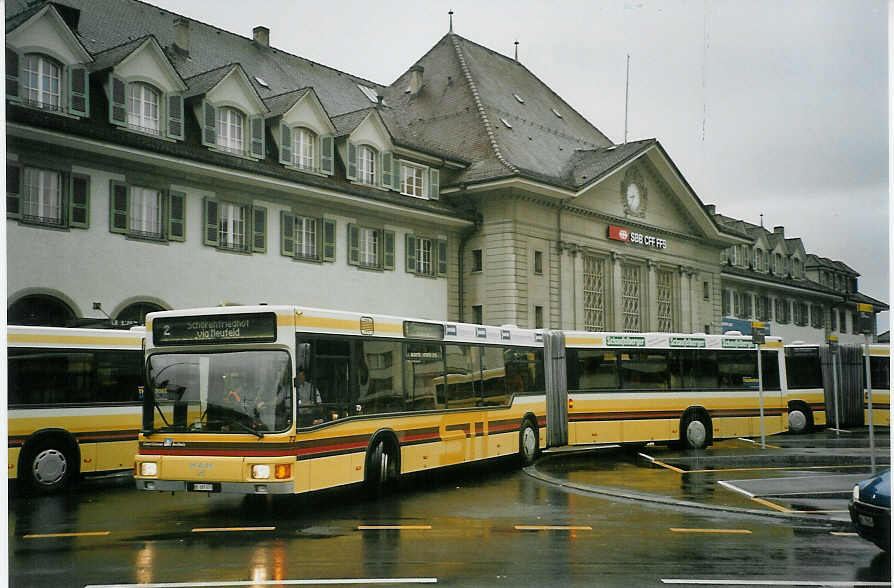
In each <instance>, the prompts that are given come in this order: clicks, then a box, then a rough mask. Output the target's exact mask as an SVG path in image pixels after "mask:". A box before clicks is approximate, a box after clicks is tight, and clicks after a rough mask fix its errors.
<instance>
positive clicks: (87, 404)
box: [7, 326, 143, 492]
mask: <svg viewBox="0 0 894 588" xmlns="http://www.w3.org/2000/svg"><path fill="white" fill-rule="evenodd" d="M7 360H8V380H7V402H8V425H9V429H8V431H9V437H8V442H9V467H8V471H9V478H10V479H17V480H18V481H19V482H20V483H21V484H22V485H24V486H27V487H29V488H31V489H32V490H35V491H37V492H52V491H55V490H60V489H62V488H65V487H66V486H68V485H69V484H71V483H73V482H74V481H76V480H77V479H78V477H79V476H80V475H81V474H95V473H104V472H110V471H113V470H123V469H130V468H132V467H133V455H134V453H135V452H136V450H137V433H138V432H139V429H140V406H141V404H140V399H139V387H140V386H141V385H142V379H143V374H142V369H143V368H142V366H143V351H142V334H141V333H140V332H139V331H138V330H133V331H115V330H105V329H66V328H55V327H23V326H9V327H8V331H7Z"/></svg>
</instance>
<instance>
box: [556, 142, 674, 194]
mask: <svg viewBox="0 0 894 588" xmlns="http://www.w3.org/2000/svg"><path fill="white" fill-rule="evenodd" d="M655 143H656V141H655V139H645V140H643V141H631V142H630V143H627V144H626V145H612V146H609V147H597V148H594V149H577V150H575V151H574V152H573V153H572V154H571V157H569V159H568V161H567V162H566V164H565V173H564V178H565V181H566V182H567V183H568V184H570V185H572V186H574V187H575V188H581V187H583V186H585V185H587V184H589V183H591V182H593V181H594V180H597V179H599V178H600V177H601V176H602V175H604V174H605V173H607V172H611V171H612V170H614V169H615V168H616V167H617V166H619V165H621V164H622V163H624V162H626V161H627V160H628V159H630V158H631V157H634V156H635V155H638V154H639V153H641V152H642V151H644V150H646V149H648V148H649V147H651V146H652V145H654V144H655Z"/></svg>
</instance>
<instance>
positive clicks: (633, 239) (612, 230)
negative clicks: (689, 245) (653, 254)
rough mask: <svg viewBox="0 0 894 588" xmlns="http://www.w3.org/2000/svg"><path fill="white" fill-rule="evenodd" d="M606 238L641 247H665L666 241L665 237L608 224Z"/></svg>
mask: <svg viewBox="0 0 894 588" xmlns="http://www.w3.org/2000/svg"><path fill="white" fill-rule="evenodd" d="M608 238H609V239H612V240H614V241H623V242H625V243H632V244H634V245H641V246H643V247H652V248H654V249H667V241H666V240H665V239H662V238H660V237H656V236H654V235H644V234H642V233H637V232H636V231H631V230H629V229H625V228H624V227H617V226H615V225H609V226H608Z"/></svg>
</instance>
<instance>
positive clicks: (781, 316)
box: [776, 298, 791, 325]
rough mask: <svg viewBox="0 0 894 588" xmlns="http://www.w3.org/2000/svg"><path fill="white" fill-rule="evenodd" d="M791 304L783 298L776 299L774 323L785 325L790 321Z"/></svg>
mask: <svg viewBox="0 0 894 588" xmlns="http://www.w3.org/2000/svg"><path fill="white" fill-rule="evenodd" d="M790 308H791V304H790V303H789V301H788V300H786V299H785V298H777V299H776V322H777V323H779V324H781V325H785V324H788V322H789V321H790V320H791V311H790V310H789V309H790Z"/></svg>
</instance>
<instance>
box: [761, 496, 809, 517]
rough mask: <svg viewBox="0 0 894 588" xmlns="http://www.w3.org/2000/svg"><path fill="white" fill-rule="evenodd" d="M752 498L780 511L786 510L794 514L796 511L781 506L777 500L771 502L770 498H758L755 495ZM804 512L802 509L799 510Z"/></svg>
mask: <svg viewBox="0 0 894 588" xmlns="http://www.w3.org/2000/svg"><path fill="white" fill-rule="evenodd" d="M751 500H753V501H754V502H756V503H758V504H763V505H764V506H766V507H769V508H772V509H773V510H778V511H779V512H784V513H786V514H793V513H794V512H795V511H793V510H790V509H788V508H785V507H784V506H780V505H778V504H776V503H775V502H770V501H769V500H764V499H763V498H757V497H755V496H752V497H751ZM798 512H802V511H798Z"/></svg>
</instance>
